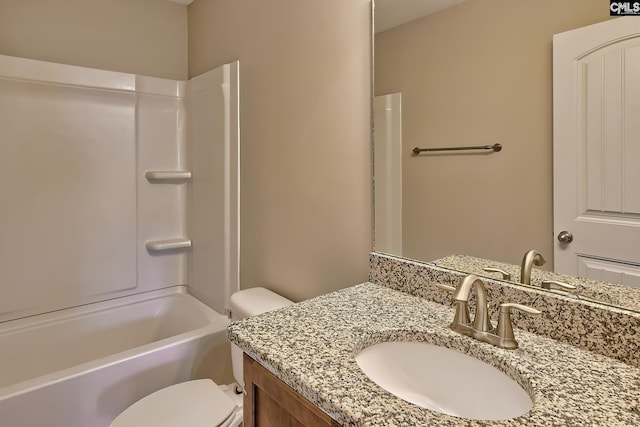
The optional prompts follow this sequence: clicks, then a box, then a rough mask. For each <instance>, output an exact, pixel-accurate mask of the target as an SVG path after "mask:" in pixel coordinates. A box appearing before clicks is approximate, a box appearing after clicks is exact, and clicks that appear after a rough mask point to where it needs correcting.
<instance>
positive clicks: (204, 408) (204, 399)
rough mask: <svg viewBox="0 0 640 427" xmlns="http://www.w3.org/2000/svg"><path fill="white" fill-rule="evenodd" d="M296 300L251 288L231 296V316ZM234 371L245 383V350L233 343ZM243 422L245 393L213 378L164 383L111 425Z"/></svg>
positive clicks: (196, 426) (192, 426) (222, 426)
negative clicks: (165, 384) (216, 381)
mask: <svg viewBox="0 0 640 427" xmlns="http://www.w3.org/2000/svg"><path fill="white" fill-rule="evenodd" d="M291 304H293V302H292V301H289V300H288V299H286V298H284V297H281V296H280V295H278V294H275V293H273V292H271V291H270V290H268V289H265V288H251V289H245V290H242V291H239V292H236V293H235V294H233V295H232V296H231V301H230V307H231V314H232V320H239V319H242V318H245V317H250V316H255V315H257V314H260V313H264V312H267V311H271V310H275V309H277V308H281V307H285V306H288V305H291ZM231 347H232V349H231V352H232V361H231V363H232V366H233V375H234V377H235V379H236V381H237V383H238V384H239V385H240V387H244V378H243V374H242V350H241V349H240V348H238V347H237V346H235V345H234V344H232V345H231ZM241 424H242V395H241V394H240V395H239V394H236V392H235V387H234V386H225V385H222V386H219V385H217V384H216V383H214V382H213V381H211V380H210V379H199V380H192V381H186V382H183V383H179V384H174V385H172V386H169V387H165V388H163V389H161V390H158V391H156V392H154V393H151V394H150V395H148V396H146V397H144V398H142V399H140V400H139V401H137V402H136V403H134V404H133V405H131V406H129V407H128V408H127V409H126V410H125V411H124V412H122V413H121V414H120V415H118V417H117V418H116V419H115V420H113V422H112V423H111V424H110V425H109V427H140V426H154V427H175V426H180V427H237V426H240V425H241Z"/></svg>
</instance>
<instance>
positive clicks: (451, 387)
mask: <svg viewBox="0 0 640 427" xmlns="http://www.w3.org/2000/svg"><path fill="white" fill-rule="evenodd" d="M356 362H358V366H360V369H362V371H363V372H364V373H365V374H366V375H367V376H368V377H369V378H370V379H371V380H372V381H373V382H375V383H376V384H378V385H379V386H380V387H382V388H384V389H385V390H387V391H388V392H390V393H392V394H394V395H396V396H398V397H399V398H401V399H404V400H406V401H407V402H411V403H413V404H416V405H418V406H421V407H423V408H427V409H431V410H434V411H437V412H441V413H444V414H448V415H454V416H457V417H462V418H468V419H475V420H506V419H510V418H515V417H518V416H520V415H524V414H525V413H527V412H528V411H529V410H530V409H531V408H532V407H533V402H532V401H531V397H529V395H528V394H527V392H525V391H524V390H523V389H522V388H521V387H520V385H518V383H516V382H515V381H514V380H512V379H511V378H509V377H508V376H507V375H505V374H504V373H503V372H501V371H499V370H498V369H496V368H494V367H493V366H490V365H488V364H486V363H484V362H482V361H480V360H478V359H476V358H473V357H470V356H467V355H466V354H463V353H460V352H458V351H455V350H450V349H448V348H445V347H439V346H435V345H431V344H427V343H421V342H383V343H380V344H375V345H373V346H371V347H367V348H365V349H364V350H362V351H361V352H360V353H358V355H357V356H356Z"/></svg>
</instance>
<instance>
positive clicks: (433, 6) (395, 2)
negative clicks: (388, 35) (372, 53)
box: [374, 0, 466, 33]
mask: <svg viewBox="0 0 640 427" xmlns="http://www.w3.org/2000/svg"><path fill="white" fill-rule="evenodd" d="M464 1H466V0H374V3H375V32H376V33H379V32H381V31H385V30H388V29H389V28H393V27H395V26H398V25H402V24H405V23H407V22H410V21H413V20H415V19H418V18H421V17H423V16H426V15H429V14H432V13H435V12H438V11H439V10H442V9H446V8H448V7H452V6H455V5H457V4H458V3H462V2H464Z"/></svg>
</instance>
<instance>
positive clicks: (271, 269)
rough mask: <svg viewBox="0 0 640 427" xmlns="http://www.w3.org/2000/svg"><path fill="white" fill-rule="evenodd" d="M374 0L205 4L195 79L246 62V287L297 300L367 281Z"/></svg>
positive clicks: (196, 25) (194, 16)
mask: <svg viewBox="0 0 640 427" xmlns="http://www.w3.org/2000/svg"><path fill="white" fill-rule="evenodd" d="M369 8H370V2H369V0H350V1H344V0H323V1H317V0H279V1H268V2H266V1H249V0H196V1H195V2H194V3H192V4H191V5H190V6H189V73H190V75H191V76H195V75H198V74H200V73H202V72H204V71H206V70H209V69H211V68H213V67H215V66H218V65H221V64H223V63H225V62H230V61H232V60H235V59H239V60H240V108H241V112H240V121H241V130H240V138H241V260H240V269H241V272H240V280H241V286H242V287H243V288H246V287H252V286H257V285H261V286H267V287H269V288H271V289H273V290H275V291H277V292H280V293H281V294H283V295H284V296H286V297H289V298H291V299H294V300H300V299H305V298H308V297H312V296H315V295H319V294H322V293H326V292H329V291H332V290H335V289H338V288H342V287H346V286H350V285H353V284H355V283H359V282H362V281H365V280H366V279H367V273H368V252H369V251H370V250H371V235H372V232H371V227H372V218H371V217H372V214H371V209H372V201H371V197H372V196H371V193H372V191H371V149H370V96H371V89H370V88H371V78H370V57H371V52H370V45H371V44H370V12H369Z"/></svg>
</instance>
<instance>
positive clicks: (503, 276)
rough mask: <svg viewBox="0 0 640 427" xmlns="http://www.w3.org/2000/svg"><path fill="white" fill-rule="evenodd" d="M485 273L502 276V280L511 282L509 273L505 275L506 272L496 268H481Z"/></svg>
mask: <svg viewBox="0 0 640 427" xmlns="http://www.w3.org/2000/svg"><path fill="white" fill-rule="evenodd" d="M482 269H483V270H484V271H486V272H487V273H500V274H501V275H502V280H511V273H507V272H506V271H504V270H502V269H500V268H497V267H483V268H482Z"/></svg>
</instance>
